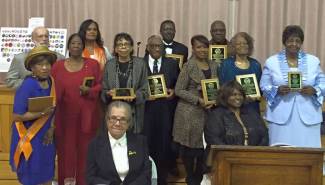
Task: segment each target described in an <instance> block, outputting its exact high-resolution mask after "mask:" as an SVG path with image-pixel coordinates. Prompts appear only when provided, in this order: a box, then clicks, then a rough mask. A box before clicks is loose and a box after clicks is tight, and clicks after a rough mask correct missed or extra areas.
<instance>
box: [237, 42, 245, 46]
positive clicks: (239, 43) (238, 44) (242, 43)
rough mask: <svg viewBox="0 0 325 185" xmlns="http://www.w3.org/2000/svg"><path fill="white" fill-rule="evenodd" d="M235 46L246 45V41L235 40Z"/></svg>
mask: <svg viewBox="0 0 325 185" xmlns="http://www.w3.org/2000/svg"><path fill="white" fill-rule="evenodd" d="M235 44H236V45H237V46H247V45H248V43H247V42H237V43H235Z"/></svg>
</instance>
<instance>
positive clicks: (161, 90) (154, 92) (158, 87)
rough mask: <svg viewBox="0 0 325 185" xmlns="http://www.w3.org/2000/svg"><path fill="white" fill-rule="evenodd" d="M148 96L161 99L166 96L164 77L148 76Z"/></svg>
mask: <svg viewBox="0 0 325 185" xmlns="http://www.w3.org/2000/svg"><path fill="white" fill-rule="evenodd" d="M148 86H149V88H148V89H149V96H150V97H152V98H163V97H166V96H167V87H166V82H165V77H164V75H162V74H161V75H152V76H148Z"/></svg>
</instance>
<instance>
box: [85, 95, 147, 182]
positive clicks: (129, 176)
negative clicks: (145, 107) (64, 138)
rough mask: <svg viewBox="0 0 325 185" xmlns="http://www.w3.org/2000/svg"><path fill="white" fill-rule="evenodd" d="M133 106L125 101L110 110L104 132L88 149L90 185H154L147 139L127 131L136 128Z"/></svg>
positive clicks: (114, 103)
mask: <svg viewBox="0 0 325 185" xmlns="http://www.w3.org/2000/svg"><path fill="white" fill-rule="evenodd" d="M131 114H132V113H131V107H130V105H129V104H128V103H126V102H122V101H114V102H112V103H111V104H110V105H109V106H108V109H107V113H106V116H105V123H104V124H103V127H104V129H101V130H100V131H99V134H98V135H97V136H96V137H95V138H94V139H93V141H92V142H91V143H90V144H89V147H88V157H87V170H86V181H87V184H88V185H96V184H105V185H120V184H124V185H151V162H150V160H149V154H148V149H147V142H146V138H145V137H144V136H141V135H135V134H133V133H132V132H127V130H128V128H130V127H132V123H133V122H132V116H131Z"/></svg>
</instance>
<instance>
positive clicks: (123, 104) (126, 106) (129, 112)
mask: <svg viewBox="0 0 325 185" xmlns="http://www.w3.org/2000/svg"><path fill="white" fill-rule="evenodd" d="M113 107H115V108H123V109H124V110H126V114H127V119H128V125H129V128H132V126H133V121H132V110H131V106H130V104H128V103H126V102H124V101H113V102H112V103H110V104H109V105H108V108H107V111H106V115H105V122H106V121H107V120H108V118H109V116H110V115H111V111H112V109H113Z"/></svg>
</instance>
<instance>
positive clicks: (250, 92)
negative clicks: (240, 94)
mask: <svg viewBox="0 0 325 185" xmlns="http://www.w3.org/2000/svg"><path fill="white" fill-rule="evenodd" d="M236 80H237V82H238V83H240V85H241V86H242V87H243V89H244V91H245V94H246V96H249V97H252V98H260V97H261V92H260V88H259V86H258V83H257V79H256V75H255V74H247V75H237V76H236Z"/></svg>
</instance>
